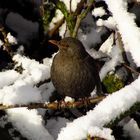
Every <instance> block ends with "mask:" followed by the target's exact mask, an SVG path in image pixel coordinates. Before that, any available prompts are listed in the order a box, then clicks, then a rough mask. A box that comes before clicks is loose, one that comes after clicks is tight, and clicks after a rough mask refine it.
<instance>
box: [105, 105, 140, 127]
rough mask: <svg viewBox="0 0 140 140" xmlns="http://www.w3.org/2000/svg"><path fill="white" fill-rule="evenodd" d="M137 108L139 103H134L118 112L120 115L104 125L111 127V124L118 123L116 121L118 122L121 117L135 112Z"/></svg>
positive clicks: (139, 107) (139, 106)
mask: <svg viewBox="0 0 140 140" xmlns="http://www.w3.org/2000/svg"><path fill="white" fill-rule="evenodd" d="M139 109H140V103H135V104H134V105H133V106H132V107H131V108H130V109H129V110H127V111H125V112H124V113H122V114H120V116H119V117H117V118H116V119H115V120H112V121H110V122H109V123H108V124H106V125H105V127H109V128H112V127H113V126H116V124H118V122H120V121H121V120H122V119H123V118H125V117H127V116H129V115H131V114H133V113H135V112H136V111H138V110H139Z"/></svg>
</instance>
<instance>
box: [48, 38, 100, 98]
mask: <svg viewBox="0 0 140 140" xmlns="http://www.w3.org/2000/svg"><path fill="white" fill-rule="evenodd" d="M49 42H51V43H52V44H55V45H56V46H58V48H59V52H58V53H57V54H56V55H55V57H54V59H53V63H52V66H51V80H52V83H53V85H54V87H55V88H56V90H57V92H58V93H59V94H60V95H62V96H69V97H72V98H75V99H78V98H84V97H89V96H90V93H91V92H92V91H93V89H94V88H95V86H96V87H97V95H102V87H101V81H100V78H99V73H98V71H97V68H96V64H95V60H94V59H93V58H92V57H91V56H90V55H89V54H88V53H87V52H86V50H85V48H84V46H83V44H82V43H81V42H80V41H79V40H77V39H75V38H72V37H67V38H64V39H62V40H60V41H56V40H50V41H49Z"/></svg>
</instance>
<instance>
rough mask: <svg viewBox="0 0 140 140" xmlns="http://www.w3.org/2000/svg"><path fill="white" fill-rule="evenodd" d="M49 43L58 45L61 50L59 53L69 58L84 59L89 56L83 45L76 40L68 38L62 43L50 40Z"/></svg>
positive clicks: (61, 41)
mask: <svg viewBox="0 0 140 140" xmlns="http://www.w3.org/2000/svg"><path fill="white" fill-rule="evenodd" d="M49 42H50V43H52V44H54V45H56V46H57V47H58V48H59V53H63V54H65V55H67V57H77V58H84V57H86V56H87V52H86V51H85V48H84V46H83V44H82V43H81V41H79V40H78V39H76V38H72V37H66V38H64V39H62V40H60V41H56V40H49Z"/></svg>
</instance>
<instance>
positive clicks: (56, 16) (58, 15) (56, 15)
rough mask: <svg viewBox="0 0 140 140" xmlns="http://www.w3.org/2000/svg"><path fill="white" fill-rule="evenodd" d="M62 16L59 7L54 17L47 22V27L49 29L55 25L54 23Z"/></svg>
mask: <svg viewBox="0 0 140 140" xmlns="http://www.w3.org/2000/svg"><path fill="white" fill-rule="evenodd" d="M63 17H64V16H63V14H62V12H61V11H60V10H59V9H57V10H56V12H55V17H53V19H52V22H51V23H50V24H49V29H50V30H51V29H52V28H53V27H54V26H55V24H56V23H57V22H58V21H59V20H60V19H62V18H63Z"/></svg>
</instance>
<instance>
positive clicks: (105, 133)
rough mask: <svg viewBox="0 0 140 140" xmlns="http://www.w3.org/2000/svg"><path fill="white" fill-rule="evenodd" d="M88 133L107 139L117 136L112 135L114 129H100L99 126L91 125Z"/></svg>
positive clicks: (112, 139) (113, 139)
mask: <svg viewBox="0 0 140 140" xmlns="http://www.w3.org/2000/svg"><path fill="white" fill-rule="evenodd" d="M88 133H89V135H90V136H93V137H95V136H96V137H100V138H104V139H106V140H115V138H114V137H113V136H112V135H111V133H112V130H111V129H109V128H103V129H100V128H98V127H91V128H89V131H88Z"/></svg>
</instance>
